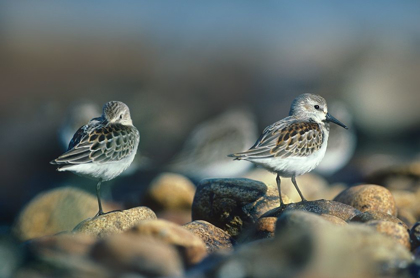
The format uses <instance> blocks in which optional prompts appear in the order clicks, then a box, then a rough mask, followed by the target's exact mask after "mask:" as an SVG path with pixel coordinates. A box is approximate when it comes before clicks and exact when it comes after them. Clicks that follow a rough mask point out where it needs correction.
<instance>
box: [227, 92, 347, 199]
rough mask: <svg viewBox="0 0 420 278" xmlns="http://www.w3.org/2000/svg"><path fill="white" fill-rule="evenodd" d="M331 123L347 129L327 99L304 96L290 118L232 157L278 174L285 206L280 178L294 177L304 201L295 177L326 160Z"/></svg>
mask: <svg viewBox="0 0 420 278" xmlns="http://www.w3.org/2000/svg"><path fill="white" fill-rule="evenodd" d="M329 122H333V123H335V124H338V125H340V126H342V127H344V128H346V126H345V125H344V124H342V123H341V122H339V121H338V120H337V119H335V118H334V117H333V116H331V115H330V114H329V113H328V108H327V103H326V101H325V99H324V98H323V97H321V96H318V95H312V94H303V95H300V96H298V97H297V98H295V99H294V100H293V102H292V105H291V108H290V112H289V116H288V117H286V118H284V119H282V120H280V121H278V122H276V123H274V124H272V125H270V126H268V127H266V128H265V129H264V131H263V133H262V134H261V136H260V138H259V139H258V140H257V142H256V143H255V144H254V145H253V146H252V147H251V148H250V149H249V150H247V151H244V152H240V153H235V154H231V155H229V156H230V157H234V159H235V160H242V159H244V160H248V161H250V162H253V163H255V164H257V165H260V166H263V167H265V168H266V169H268V170H269V171H272V172H275V173H277V179H276V181H277V185H278V189H279V194H280V204H281V206H283V201H282V199H281V193H280V176H282V177H291V178H292V182H293V184H294V186H295V187H296V190H297V191H298V192H299V195H300V197H301V198H302V201H304V200H305V198H304V197H303V195H302V193H301V192H300V190H299V187H298V186H297V183H296V180H295V177H296V176H299V175H303V174H305V173H307V172H310V171H312V170H313V169H314V168H315V167H316V166H317V165H318V164H319V162H320V161H321V160H322V158H323V157H324V154H325V150H326V148H327V142H328V135H329V124H328V123H329Z"/></svg>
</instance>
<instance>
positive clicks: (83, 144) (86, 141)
mask: <svg viewBox="0 0 420 278" xmlns="http://www.w3.org/2000/svg"><path fill="white" fill-rule="evenodd" d="M139 141H140V134H139V132H138V130H137V129H136V128H135V127H134V126H133V122H132V120H131V117H130V110H129V109H128V106H127V105H126V104H125V103H122V102H120V101H110V102H107V103H106V104H105V105H104V107H103V112H102V116H100V117H98V118H93V119H92V120H90V121H89V123H88V124H87V125H84V126H82V127H81V128H79V130H77V132H76V133H75V134H74V136H73V139H71V141H70V144H69V147H68V148H67V151H66V152H65V153H64V154H62V155H61V156H59V157H58V158H57V159H55V160H53V161H51V162H50V163H51V164H54V165H57V166H58V168H57V170H58V171H71V172H74V173H75V174H77V175H80V176H84V177H88V178H91V179H95V180H97V181H98V184H97V186H96V196H97V197H98V205H99V211H98V213H97V214H96V216H99V215H102V214H104V212H103V210H102V204H101V196H100V189H101V183H102V182H104V181H109V180H112V179H113V178H115V177H117V176H118V175H119V174H121V173H122V172H123V171H124V170H125V169H127V168H128V166H130V164H131V162H133V159H134V156H135V155H136V152H137V147H138V145H139Z"/></svg>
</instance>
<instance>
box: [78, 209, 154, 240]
mask: <svg viewBox="0 0 420 278" xmlns="http://www.w3.org/2000/svg"><path fill="white" fill-rule="evenodd" d="M148 219H156V214H155V213H154V212H153V211H152V210H151V209H149V208H148V207H136V208H132V209H128V210H123V211H115V212H111V213H108V214H103V215H101V216H98V217H94V218H88V219H86V220H84V221H82V222H81V223H79V224H78V225H77V226H76V227H75V228H74V229H73V233H83V234H87V235H92V236H96V237H100V238H101V237H105V236H109V235H113V234H119V233H122V232H124V231H127V230H128V229H130V228H132V227H134V226H135V225H136V224H137V223H138V222H139V221H141V220H148Z"/></svg>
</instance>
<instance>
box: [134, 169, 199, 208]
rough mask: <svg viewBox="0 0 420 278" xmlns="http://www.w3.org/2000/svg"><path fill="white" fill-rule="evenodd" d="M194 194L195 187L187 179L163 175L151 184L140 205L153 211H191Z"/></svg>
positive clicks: (179, 176) (176, 175) (171, 174)
mask: <svg viewBox="0 0 420 278" xmlns="http://www.w3.org/2000/svg"><path fill="white" fill-rule="evenodd" d="M194 194H195V186H194V184H193V183H192V182H191V181H190V180H189V179H187V178H186V177H184V176H182V175H179V174H174V173H163V174H160V175H159V176H158V177H156V178H155V179H154V180H153V181H152V182H151V185H150V187H149V189H148V191H147V193H146V196H145V198H144V200H143V202H142V205H145V206H148V207H150V208H151V209H152V210H154V211H161V210H191V206H192V202H193V199H194Z"/></svg>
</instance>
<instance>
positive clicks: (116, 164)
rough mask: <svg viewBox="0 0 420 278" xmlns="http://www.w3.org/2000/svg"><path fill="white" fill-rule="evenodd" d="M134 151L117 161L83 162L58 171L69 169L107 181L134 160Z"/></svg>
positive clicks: (78, 173)
mask: <svg viewBox="0 0 420 278" xmlns="http://www.w3.org/2000/svg"><path fill="white" fill-rule="evenodd" d="M135 155H136V152H135V151H134V152H133V153H132V154H131V155H130V156H128V157H127V158H124V159H122V160H119V161H112V162H105V163H95V162H93V163H85V164H79V165H73V166H71V167H66V168H64V169H61V170H59V171H71V172H73V173H75V174H77V175H80V176H83V177H87V178H91V179H95V180H102V181H109V180H112V179H113V178H115V177H117V176H118V175H120V174H121V173H122V172H123V171H124V170H126V169H127V168H128V167H129V166H130V164H131V163H132V162H133V160H134V156H135Z"/></svg>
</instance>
